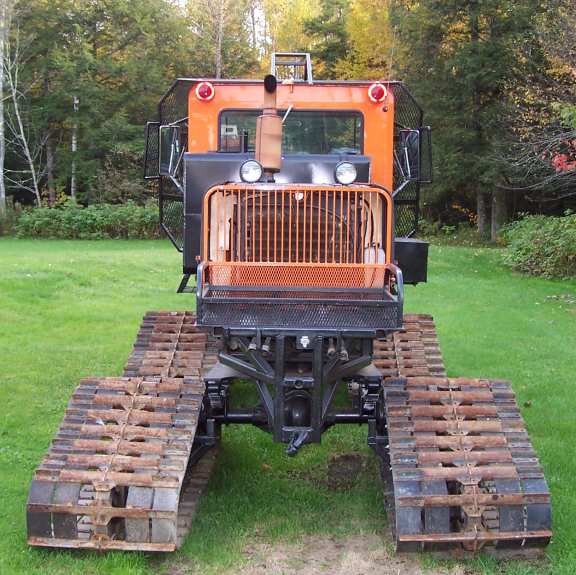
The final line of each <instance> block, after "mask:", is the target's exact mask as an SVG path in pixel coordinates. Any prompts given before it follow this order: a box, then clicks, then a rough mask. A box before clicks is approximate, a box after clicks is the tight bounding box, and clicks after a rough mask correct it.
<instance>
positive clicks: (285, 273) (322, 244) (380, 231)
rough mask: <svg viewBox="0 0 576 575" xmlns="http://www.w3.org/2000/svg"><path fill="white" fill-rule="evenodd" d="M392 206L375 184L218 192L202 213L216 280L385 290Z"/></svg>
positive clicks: (222, 189) (219, 282)
mask: <svg viewBox="0 0 576 575" xmlns="http://www.w3.org/2000/svg"><path fill="white" fill-rule="evenodd" d="M390 203H391V202H390V198H389V196H387V195H386V194H385V193H384V192H383V191H382V190H380V189H378V188H370V187H362V188H360V187H342V188H338V189H334V188H333V187H326V188H323V187H319V186H302V185H301V186H294V187H291V186H290V187H287V186H270V185H269V186H267V187H266V188H262V187H258V188H256V187H243V186H240V185H233V184H228V185H226V186H221V187H218V188H216V189H213V190H212V191H211V192H209V195H208V196H207V198H206V204H205V209H204V212H203V221H205V222H207V223H208V225H207V226H206V228H205V238H204V250H203V251H204V260H205V261H207V262H209V266H208V267H209V275H210V280H211V283H213V284H216V285H251V286H254V285H259V286H260V285H268V286H275V285H282V286H287V285H290V286H308V287H326V286H330V287H342V286H346V287H350V288H351V287H382V286H383V281H384V275H385V264H386V261H387V256H386V254H387V253H389V252H387V251H386V250H390V245H389V244H388V245H386V238H387V234H386V226H387V222H388V218H387V214H388V206H389V205H390Z"/></svg>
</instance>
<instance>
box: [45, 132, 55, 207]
mask: <svg viewBox="0 0 576 575" xmlns="http://www.w3.org/2000/svg"><path fill="white" fill-rule="evenodd" d="M46 179H47V180H48V205H49V206H53V205H54V204H55V203H56V187H55V186H54V147H53V146H52V136H51V134H47V135H46Z"/></svg>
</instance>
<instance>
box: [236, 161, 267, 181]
mask: <svg viewBox="0 0 576 575" xmlns="http://www.w3.org/2000/svg"><path fill="white" fill-rule="evenodd" d="M240 177H241V178H242V181H243V182H247V183H249V184H253V183H254V182H257V181H258V180H259V179H260V178H261V177H262V166H261V165H260V164H259V163H258V162H257V161H256V160H248V161H247V162H244V163H243V164H242V165H241V166H240Z"/></svg>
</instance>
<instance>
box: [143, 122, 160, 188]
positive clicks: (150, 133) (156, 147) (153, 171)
mask: <svg viewBox="0 0 576 575" xmlns="http://www.w3.org/2000/svg"><path fill="white" fill-rule="evenodd" d="M159 133H160V122H148V123H147V124H146V136H145V138H146V154H145V156H144V179H145V180H157V179H158V178H159V176H158V166H159V161H160V156H159V153H160V140H159Z"/></svg>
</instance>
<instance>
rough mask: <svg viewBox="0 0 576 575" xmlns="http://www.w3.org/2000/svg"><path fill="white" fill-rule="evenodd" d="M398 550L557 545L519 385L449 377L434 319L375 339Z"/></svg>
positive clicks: (522, 551)
mask: <svg viewBox="0 0 576 575" xmlns="http://www.w3.org/2000/svg"><path fill="white" fill-rule="evenodd" d="M375 363H376V365H377V366H378V367H379V368H380V369H381V371H382V374H383V375H384V380H383V382H384V383H383V392H384V399H385V409H386V419H387V428H388V446H387V448H385V449H384V450H383V451H382V471H383V481H384V485H385V494H386V496H387V503H388V506H389V509H390V511H391V516H392V523H393V531H394V534H395V540H396V548H397V549H398V550H399V551H421V550H426V551H440V552H449V553H450V552H454V551H459V552H461V553H466V554H467V553H475V552H477V551H479V550H487V551H490V552H492V553H495V554H497V555H501V556H510V555H522V556H526V555H527V554H528V553H527V552H528V551H530V550H533V551H534V550H538V549H541V548H543V547H545V546H546V545H547V544H548V542H549V541H550V537H551V535H552V532H551V510H550V495H549V491H548V486H547V484H546V480H545V478H544V474H543V472H542V469H541V467H540V464H539V462H538V459H537V456H536V454H535V452H534V450H533V448H532V445H531V443H530V439H529V437H528V434H527V432H526V428H525V425H524V422H523V420H522V417H521V415H520V412H519V410H518V406H517V404H516V401H515V396H514V392H513V391H512V388H511V385H510V383H508V382H505V381H493V380H483V379H464V378H457V379H455V378H453V379H448V378H446V377H445V372H444V367H443V363H442V358H441V355H440V349H439V345H438V341H437V338H436V333H435V329H434V323H433V320H432V318H431V317H430V316H414V315H412V316H405V329H404V330H403V331H401V332H398V333H396V334H394V335H393V336H391V337H390V339H389V340H386V341H381V342H375Z"/></svg>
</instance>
